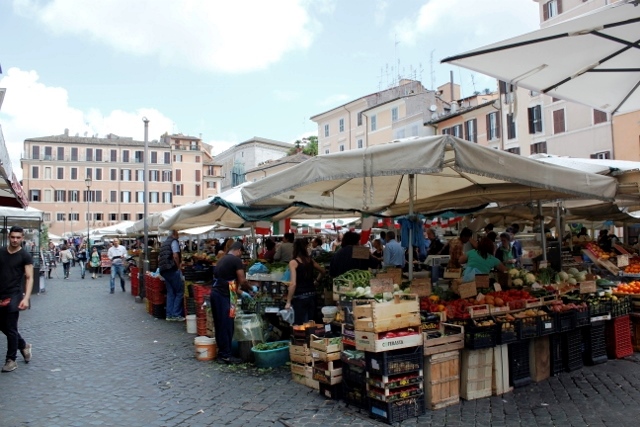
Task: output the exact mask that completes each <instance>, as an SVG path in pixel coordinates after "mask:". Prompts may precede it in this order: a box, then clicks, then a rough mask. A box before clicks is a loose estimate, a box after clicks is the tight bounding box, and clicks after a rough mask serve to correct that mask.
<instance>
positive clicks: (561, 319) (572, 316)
mask: <svg viewBox="0 0 640 427" xmlns="http://www.w3.org/2000/svg"><path fill="white" fill-rule="evenodd" d="M555 317H556V332H567V331H571V330H573V329H575V328H576V322H577V312H576V311H575V310H568V311H564V312H562V313H555ZM588 319H589V317H588V316H587V320H588Z"/></svg>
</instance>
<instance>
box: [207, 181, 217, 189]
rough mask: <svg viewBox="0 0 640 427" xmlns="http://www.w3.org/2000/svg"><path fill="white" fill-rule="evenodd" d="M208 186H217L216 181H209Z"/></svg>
mask: <svg viewBox="0 0 640 427" xmlns="http://www.w3.org/2000/svg"><path fill="white" fill-rule="evenodd" d="M207 188H216V183H215V182H213V181H209V182H207Z"/></svg>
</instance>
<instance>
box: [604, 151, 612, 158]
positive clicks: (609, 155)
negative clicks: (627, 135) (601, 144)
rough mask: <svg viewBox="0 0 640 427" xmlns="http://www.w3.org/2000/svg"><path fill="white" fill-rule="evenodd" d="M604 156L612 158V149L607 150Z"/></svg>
mask: <svg viewBox="0 0 640 427" xmlns="http://www.w3.org/2000/svg"><path fill="white" fill-rule="evenodd" d="M604 158H605V159H610V158H611V151H605V152H604Z"/></svg>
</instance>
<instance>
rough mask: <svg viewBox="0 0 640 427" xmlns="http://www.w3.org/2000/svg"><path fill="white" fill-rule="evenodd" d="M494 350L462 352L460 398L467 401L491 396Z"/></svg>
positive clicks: (465, 350) (466, 350)
mask: <svg viewBox="0 0 640 427" xmlns="http://www.w3.org/2000/svg"><path fill="white" fill-rule="evenodd" d="M492 382H493V348H485V349H482V350H468V349H464V350H462V362H461V364H460V397H462V398H463V399H465V400H473V399H481V398H483V397H489V396H491V387H492Z"/></svg>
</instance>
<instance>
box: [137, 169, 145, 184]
mask: <svg viewBox="0 0 640 427" xmlns="http://www.w3.org/2000/svg"><path fill="white" fill-rule="evenodd" d="M136 181H140V182H144V169H136Z"/></svg>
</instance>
